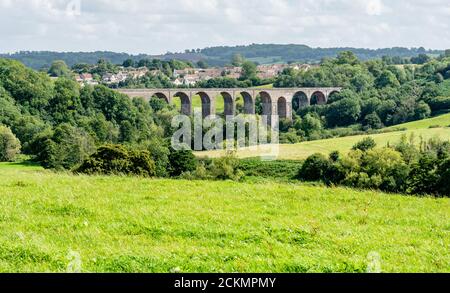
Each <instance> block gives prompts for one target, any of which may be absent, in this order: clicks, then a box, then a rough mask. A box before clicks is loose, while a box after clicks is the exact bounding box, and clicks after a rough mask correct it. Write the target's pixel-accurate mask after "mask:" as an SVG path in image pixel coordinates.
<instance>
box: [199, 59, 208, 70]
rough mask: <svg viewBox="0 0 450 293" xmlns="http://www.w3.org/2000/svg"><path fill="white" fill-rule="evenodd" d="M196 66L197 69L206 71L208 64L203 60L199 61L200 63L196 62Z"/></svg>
mask: <svg viewBox="0 0 450 293" xmlns="http://www.w3.org/2000/svg"><path fill="white" fill-rule="evenodd" d="M197 66H198V67H199V68H203V69H206V68H208V67H209V65H208V63H206V61H205V60H200V61H198V62H197Z"/></svg>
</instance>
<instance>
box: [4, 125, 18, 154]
mask: <svg viewBox="0 0 450 293" xmlns="http://www.w3.org/2000/svg"><path fill="white" fill-rule="evenodd" d="M19 153H20V141H19V140H18V139H17V138H16V136H15V135H14V134H13V133H12V131H11V129H9V128H8V127H5V126H1V125H0V162H11V161H14V159H15V158H16V156H17V155H18V154H19Z"/></svg>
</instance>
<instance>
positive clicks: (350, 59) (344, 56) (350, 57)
mask: <svg viewBox="0 0 450 293" xmlns="http://www.w3.org/2000/svg"><path fill="white" fill-rule="evenodd" d="M336 63H337V64H341V65H342V64H350V65H356V64H358V63H359V60H358V57H356V55H355V54H354V53H353V52H351V51H344V52H341V53H339V55H338V57H337V59H336Z"/></svg>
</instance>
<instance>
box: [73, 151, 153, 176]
mask: <svg viewBox="0 0 450 293" xmlns="http://www.w3.org/2000/svg"><path fill="white" fill-rule="evenodd" d="M155 169H156V168H155V162H154V161H153V160H152V159H151V155H150V153H149V152H148V151H127V149H126V148H124V147H123V146H121V145H105V146H102V147H100V148H99V149H98V150H97V152H95V154H93V155H92V156H90V157H89V158H88V159H87V160H85V161H84V162H83V164H82V165H81V166H80V167H79V168H77V170H76V172H79V173H84V174H105V175H111V174H126V175H139V176H144V177H152V176H155V174H156V170H155Z"/></svg>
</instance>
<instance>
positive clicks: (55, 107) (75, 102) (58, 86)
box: [48, 78, 83, 123]
mask: <svg viewBox="0 0 450 293" xmlns="http://www.w3.org/2000/svg"><path fill="white" fill-rule="evenodd" d="M48 111H49V113H50V115H51V116H52V117H53V119H54V121H55V122H56V123H65V122H71V123H74V121H75V118H76V115H77V114H81V113H82V111H83V109H82V105H81V100H80V88H79V85H78V84H77V83H76V82H75V81H73V80H70V79H66V78H58V80H57V81H56V82H55V95H54V96H53V98H52V99H50V101H49V104H48Z"/></svg>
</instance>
